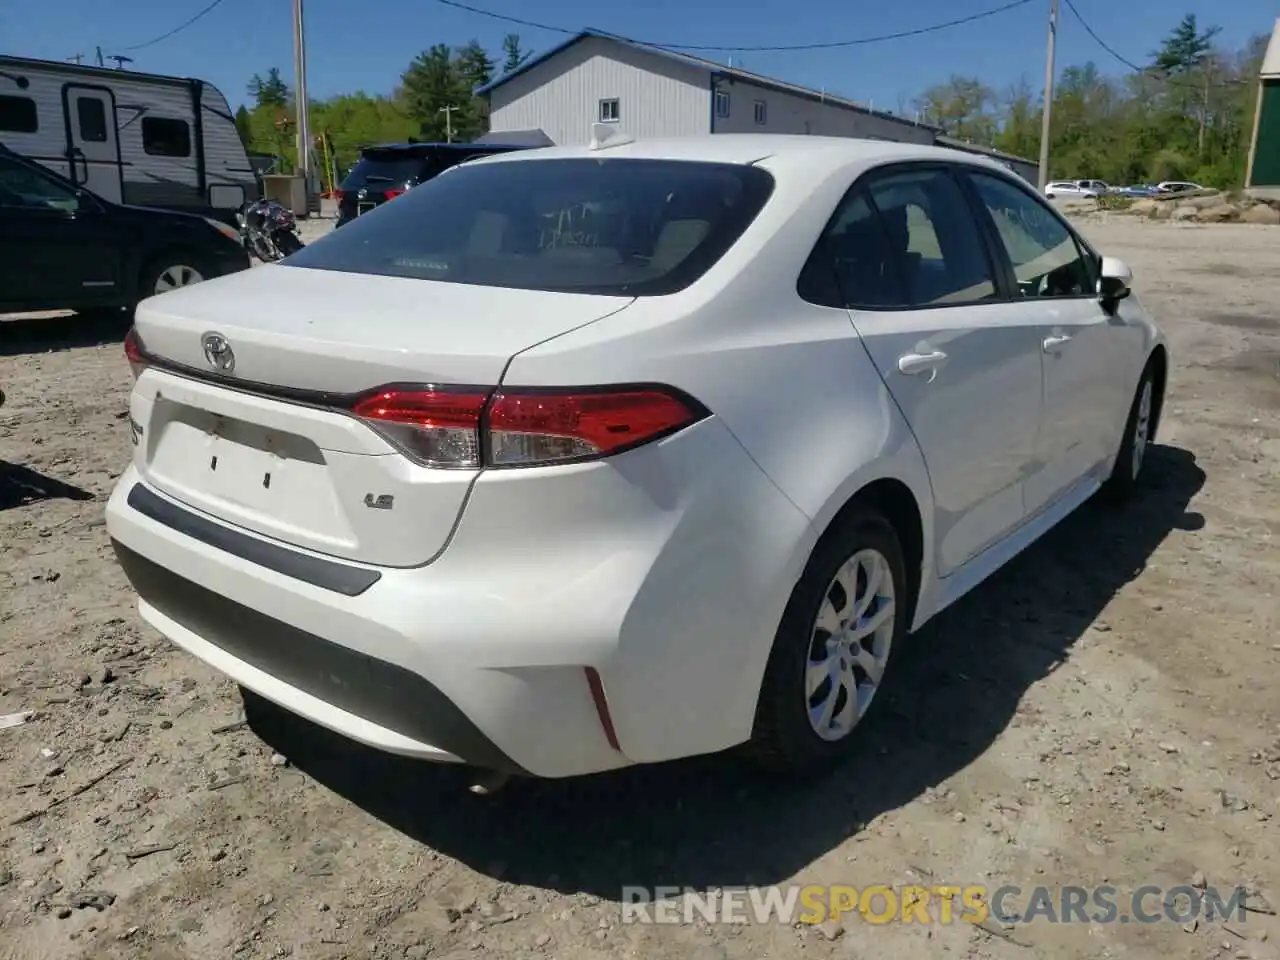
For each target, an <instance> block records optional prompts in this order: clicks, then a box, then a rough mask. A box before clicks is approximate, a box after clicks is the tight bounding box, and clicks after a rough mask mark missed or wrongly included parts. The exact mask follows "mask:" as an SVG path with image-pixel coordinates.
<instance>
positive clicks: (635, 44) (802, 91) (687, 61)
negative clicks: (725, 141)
mask: <svg viewBox="0 0 1280 960" xmlns="http://www.w3.org/2000/svg"><path fill="white" fill-rule="evenodd" d="M588 39H597V40H608V41H609V42H611V43H617V44H621V45H622V46H626V47H631V48H632V49H634V50H642V51H644V52H645V53H651V54H654V55H655V56H659V57H664V58H666V59H668V60H671V61H674V62H676V63H682V64H684V65H686V66H690V67H696V68H698V69H701V70H709V71H711V72H712V73H716V74H720V75H721V76H726V77H732V78H734V79H735V80H741V81H743V82H744V83H751V84H754V85H756V86H758V87H764V88H766V89H769V90H776V91H778V92H779V93H789V94H791V95H792V96H797V97H803V98H804V99H806V100H815V101H818V102H819V103H829V104H831V105H832V106H836V107H842V108H844V109H846V110H852V111H854V112H856V113H862V114H866V115H867V116H871V117H879V118H881V119H882V120H889V121H892V122H894V123H901V124H903V125H904V126H908V127H922V128H924V129H926V130H933V131H934V132H937V129H938V128H937V127H934V126H932V125H931V124H927V123H916V122H915V121H914V120H908V119H907V118H905V117H899V116H898V115H897V114H893V113H886V112H885V111H883V110H873V109H871V108H870V107H866V106H863V105H862V104H860V103H855V102H854V101H853V100H848V99H846V98H844V97H837V96H834V95H832V94H830V93H827V92H826V91H822V90H814V89H812V88H810V87H802V86H799V85H797V84H794V83H787V82H786V81H784V80H775V79H773V78H772V77H765V76H761V75H760V74H758V73H751V72H750V71H748V70H742V69H740V68H738V67H730V66H727V65H726V64H723V63H717V62H716V61H715V60H707V59H705V58H704V57H695V56H692V55H690V54H687V53H680V52H677V51H675V50H668V49H666V48H665V47H655V46H651V45H650V44H647V43H641V42H640V41H638V40H631V39H628V38H627V37H620V36H618V35H617V34H613V33H606V32H604V31H603V30H593V29H590V28H588V29H586V30H583V31H582V32H581V33H576V34H574V35H573V36H571V37H569V38H568V39H567V40H565V41H564V42H562V43H559V44H557V45H556V46H554V47H551V48H550V49H548V50H544V51H543V52H542V53H540V54H539V55H538V56H536V57H531V58H530V59H528V60H526V61H525V62H524V63H522V64H521V65H520V66H518V67H516V69H514V70H512V71H511V72H510V73H504V74H503V75H502V76H500V77H498V78H497V79H496V80H491V81H490V82H489V83H486V84H485V85H484V86H482V87H478V88H477V89H476V91H475V93H476V95H477V96H485V95H487V94H489V93H492V92H493V91H494V90H496V89H497V88H498V87H500V86H502V85H503V84H505V83H507V82H508V81H510V80H514V79H515V78H516V77H518V76H520V75H521V74H523V73H527V72H528V71H530V70H532V69H533V68H534V67H536V66H537V65H538V64H540V63H545V62H546V61H547V60H550V59H551V58H552V57H554V56H556V55H557V54H560V53H563V52H564V51H565V50H568V49H569V48H570V47H572V46H573V45H574V44H576V43H579V42H581V41H583V40H588Z"/></svg>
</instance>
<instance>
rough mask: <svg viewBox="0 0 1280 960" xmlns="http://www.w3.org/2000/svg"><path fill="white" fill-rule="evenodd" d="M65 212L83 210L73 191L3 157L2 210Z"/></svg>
mask: <svg viewBox="0 0 1280 960" xmlns="http://www.w3.org/2000/svg"><path fill="white" fill-rule="evenodd" d="M3 209H9V210H35V211H62V212H65V213H74V212H75V211H76V210H79V209H80V198H79V197H78V196H76V192H75V191H74V190H73V189H71V188H70V187H68V186H66V185H64V184H62V183H59V182H58V181H57V180H54V179H53V178H52V177H46V176H44V175H42V174H40V173H38V172H37V171H35V170H32V169H31V168H30V167H28V166H24V165H23V164H20V163H15V162H13V161H12V160H9V159H7V158H5V157H0V210H3Z"/></svg>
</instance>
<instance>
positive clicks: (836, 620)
mask: <svg viewBox="0 0 1280 960" xmlns="http://www.w3.org/2000/svg"><path fill="white" fill-rule="evenodd" d="M909 606H910V605H909V604H908V602H907V579H906V572H905V566H904V563H903V559H902V547H901V545H900V544H899V542H898V537H897V534H896V533H895V532H894V529H893V527H892V526H891V525H890V524H889V522H888V521H887V520H886V519H885V518H884V517H883V516H881V515H880V514H879V513H877V512H875V511H874V510H870V509H864V510H859V511H857V512H856V513H854V514H852V515H850V516H849V517H847V518H846V519H844V520H842V521H840V525H839V527H838V528H835V529H833V530H832V531H831V532H830V533H829V534H828V535H827V536H825V537H824V538H823V540H822V541H821V542H820V543H819V545H818V547H817V549H816V550H815V551H814V553H813V556H812V557H811V558H810V559H809V564H808V566H807V567H806V568H805V572H804V574H803V576H802V577H801V578H800V582H799V583H797V584H796V587H795V590H794V591H793V592H792V595H791V599H790V601H789V602H788V604H787V608H786V611H785V613H784V614H783V617H782V622H781V624H780V625H779V627H778V632H777V635H776V637H775V638H774V645H773V651H772V653H771V654H770V657H769V665H768V667H767V668H766V670H765V677H764V683H763V685H762V688H761V691H760V700H759V704H758V706H757V709H756V724H755V733H754V736H753V739H752V743H751V745H750V748H749V749H750V753H751V754H752V755H753V757H754V758H755V759H756V760H757V761H759V762H760V763H762V764H763V765H764V766H766V767H768V768H771V769H774V770H778V771H781V772H787V773H796V774H802V775H808V774H820V773H825V772H828V771H829V770H831V769H833V768H834V767H835V766H836V764H837V763H838V761H839V760H840V759H841V757H842V756H843V755H844V754H845V752H846V751H847V749H848V747H849V744H850V743H851V742H852V741H853V739H854V737H853V734H854V731H855V730H856V728H857V727H858V726H859V724H860V723H861V722H862V720H863V718H864V717H866V715H867V713H868V711H869V710H870V709H871V706H872V703H873V702H874V701H875V700H876V699H877V695H878V693H879V691H880V689H881V688H882V687H883V685H884V682H885V678H886V676H887V674H888V669H889V665H890V655H891V654H892V652H893V651H894V649H895V648H897V647H898V646H900V641H901V640H902V638H903V636H904V635H905V630H906V621H905V611H906V610H907V609H908V608H909Z"/></svg>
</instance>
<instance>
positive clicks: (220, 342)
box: [201, 333, 236, 373]
mask: <svg viewBox="0 0 1280 960" xmlns="http://www.w3.org/2000/svg"><path fill="white" fill-rule="evenodd" d="M201 343H202V344H203V345H204V358H205V360H206V361H207V362H208V364H209V366H211V367H213V369H214V370H217V371H218V372H219V373H230V372H231V371H232V370H234V369H235V366H236V355H235V353H233V352H232V350H231V344H229V343H227V338H226V337H224V336H223V335H222V334H220V333H206V334H205V335H204V336H203V337H202V338H201Z"/></svg>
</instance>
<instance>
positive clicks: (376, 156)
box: [342, 151, 425, 190]
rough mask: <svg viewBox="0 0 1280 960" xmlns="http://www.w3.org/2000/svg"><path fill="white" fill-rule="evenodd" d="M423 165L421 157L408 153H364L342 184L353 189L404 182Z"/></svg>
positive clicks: (348, 188)
mask: <svg viewBox="0 0 1280 960" xmlns="http://www.w3.org/2000/svg"><path fill="white" fill-rule="evenodd" d="M424 166H425V161H424V159H423V158H422V157H415V156H413V155H412V154H408V153H393V152H391V151H385V152H382V153H366V154H365V155H364V156H362V157H361V158H360V159H359V160H358V161H357V162H356V165H355V166H354V167H352V168H351V172H350V173H348V174H347V178H346V179H345V180H343V181H342V186H343V188H344V189H347V190H354V189H356V188H357V187H363V186H365V185H366V184H376V183H389V184H390V183H396V184H399V183H405V182H406V181H408V180H412V179H413V178H414V177H416V176H417V175H418V171H419V170H421V169H422V168H423V167H424Z"/></svg>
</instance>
